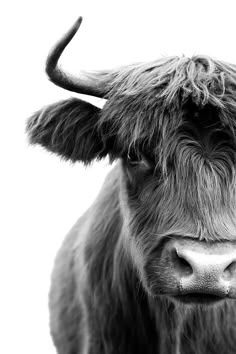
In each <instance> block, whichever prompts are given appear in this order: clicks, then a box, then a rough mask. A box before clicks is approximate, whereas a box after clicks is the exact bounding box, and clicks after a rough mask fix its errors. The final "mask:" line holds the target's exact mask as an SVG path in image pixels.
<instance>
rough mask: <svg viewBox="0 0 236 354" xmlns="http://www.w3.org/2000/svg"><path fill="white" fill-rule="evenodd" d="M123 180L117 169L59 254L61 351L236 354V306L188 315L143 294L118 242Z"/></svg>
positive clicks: (56, 307) (57, 333)
mask: <svg viewBox="0 0 236 354" xmlns="http://www.w3.org/2000/svg"><path fill="white" fill-rule="evenodd" d="M121 174H122V170H121V166H120V165H119V164H118V165H117V166H116V167H115V168H114V169H113V170H112V171H111V173H110V174H109V176H108V177H107V179H106V181H105V183H104V186H103V188H102V190H101V192H100V194H99V195H98V197H97V199H96V200H95V202H94V204H93V205H92V206H91V208H90V209H89V210H88V211H87V212H86V213H85V214H84V215H83V216H82V217H81V218H80V219H79V220H78V222H77V223H76V224H75V226H74V227H73V229H72V230H71V232H70V233H69V234H68V236H67V238H66V240H65V242H64V244H63V246H62V248H61V250H60V252H59V254H58V256H57V259H56V264H55V269H54V272H53V278H52V288H51V295H50V310H51V330H52V335H53V338H54V341H55V345H56V347H57V348H58V353H60V354H72V353H76V354H80V353H81V354H85V353H86V354H105V353H106V354H126V353H127V354H164V353H165V354H170V353H171V354H177V353H178V354H179V353H181V354H203V353H206V354H213V353H214V354H219V353H221V354H231V353H232V354H233V353H235V351H236V305H235V303H234V301H231V302H229V303H226V304H225V305H224V306H223V307H219V308H208V309H203V308H200V307H197V308H195V309H191V310H190V309H189V310H186V309H184V307H180V308H179V309H176V308H175V307H174V306H173V305H171V304H168V302H166V301H165V299H163V300H162V299H156V300H155V301H153V300H152V299H150V298H148V297H147V295H146V294H145V293H144V292H143V290H142V288H141V285H140V280H139V278H138V275H137V274H136V271H135V269H134V268H133V266H132V264H130V261H129V259H128V258H127V256H126V254H125V250H124V248H123V244H122V242H121V241H122V238H123V237H122V232H124V229H123V226H124V224H123V220H122V213H121V210H120V203H122V201H120V197H119V196H120V183H121ZM122 230H123V231H122Z"/></svg>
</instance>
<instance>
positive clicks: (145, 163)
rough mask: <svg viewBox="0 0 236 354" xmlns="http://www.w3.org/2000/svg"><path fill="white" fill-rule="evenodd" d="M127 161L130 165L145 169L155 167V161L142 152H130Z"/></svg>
mask: <svg viewBox="0 0 236 354" xmlns="http://www.w3.org/2000/svg"><path fill="white" fill-rule="evenodd" d="M127 163H128V165H129V166H130V167H139V168H141V169H145V170H150V169H152V168H153V163H152V162H151V161H150V160H149V159H147V157H146V156H145V155H144V154H142V153H140V154H139V155H137V154H134V153H129V154H128V155H127Z"/></svg>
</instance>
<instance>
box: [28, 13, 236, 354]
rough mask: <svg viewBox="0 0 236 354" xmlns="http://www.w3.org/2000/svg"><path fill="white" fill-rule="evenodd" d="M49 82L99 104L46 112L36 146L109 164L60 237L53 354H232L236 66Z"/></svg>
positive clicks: (176, 65)
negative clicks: (98, 185)
mask: <svg viewBox="0 0 236 354" xmlns="http://www.w3.org/2000/svg"><path fill="white" fill-rule="evenodd" d="M81 21H82V18H79V19H78V20H77V21H76V23H75V24H74V25H73V26H72V28H71V29H70V30H69V31H68V32H67V33H66V34H65V35H64V36H63V37H62V39H61V40H60V41H59V42H58V43H57V44H56V46H55V47H54V49H53V50H52V51H51V53H50V54H49V56H48V59H47V64H46V72H47V74H48V76H49V78H50V79H51V81H52V82H53V83H55V84H56V85H59V86H60V87H62V88H64V89H66V90H70V91H73V92H76V93H80V94H86V95H90V96H94V97H102V98H105V99H106V103H105V105H104V107H103V108H102V109H99V108H98V107H96V106H94V105H92V104H91V103H88V102H86V101H83V100H81V99H78V98H71V99H66V100H63V101H60V102H57V103H54V104H51V105H48V106H46V107H44V108H42V109H41V110H39V111H38V112H36V113H35V114H33V115H32V117H31V118H30V119H29V120H28V122H27V131H28V134H29V139H30V142H31V143H32V144H40V145H41V146H43V147H45V148H46V149H47V150H49V151H51V152H53V153H56V154H58V155H59V156H61V157H62V158H63V159H69V160H71V161H73V162H76V161H81V162H83V163H84V164H86V165H88V164H90V163H91V162H92V161H93V160H95V159H97V160H100V159H102V158H104V157H106V156H108V157H109V159H110V161H115V160H116V161H117V163H116V165H115V167H114V168H113V170H112V171H111V172H110V173H109V175H108V176H107V178H106V180H105V183H104V185H103V187H102V190H101V192H100V194H99V195H98V197H97V198H96V200H95V202H94V203H93V205H92V206H91V207H90V208H89V209H88V210H87V211H86V212H85V214H84V215H83V216H81V217H80V218H79V220H78V221H77V223H76V224H75V226H74V227H73V228H72V230H71V231H70V232H69V234H68V235H67V237H66V239H65V241H64V243H63V245H62V247H61V249H60V251H59V253H58V255H57V257H56V261H55V267H54V270H53V274H52V285H51V291H50V312H51V317H50V325H51V333H52V337H53V340H54V343H55V346H56V348H57V351H58V353H59V354H75V353H77V354H79V353H81V354H82V353H83V354H134V353H135V354H144V353H145V354H154V353H159V354H164V353H166V354H177V353H178V354H180V353H181V354H203V353H207V354H208V353H209V354H214V353H215V354H216V353H221V354H230V353H234V354H235V352H236V305H235V298H236V214H235V212H236V119H235V117H236V67H235V66H234V65H232V64H228V63H225V62H222V61H219V60H216V59H212V58H210V57H208V56H200V55H198V56H193V57H192V58H187V57H185V56H182V57H167V58H162V59H159V60H156V61H153V62H149V63H141V64H135V65H129V66H124V67H121V68H118V69H114V70H111V71H102V72H80V74H79V75H78V77H75V76H72V75H70V74H69V73H66V72H64V71H63V70H62V69H60V68H59V66H58V60H59V58H60V56H61V54H62V52H63V50H64V49H65V47H66V46H67V44H68V43H69V42H70V41H71V39H72V38H73V36H74V35H75V33H76V32H77V30H78V28H79V27H80V24H81Z"/></svg>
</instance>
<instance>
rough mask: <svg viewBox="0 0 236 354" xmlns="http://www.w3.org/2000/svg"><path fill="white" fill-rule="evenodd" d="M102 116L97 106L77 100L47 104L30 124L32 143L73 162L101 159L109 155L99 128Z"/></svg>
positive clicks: (34, 116) (27, 128) (28, 126)
mask: <svg viewBox="0 0 236 354" xmlns="http://www.w3.org/2000/svg"><path fill="white" fill-rule="evenodd" d="M99 113H100V109H99V108H98V107H96V106H93V105H92V104H90V103H88V102H85V101H82V100H79V99H76V98H71V99H68V100H64V101H60V102H56V103H53V104H51V105H48V106H46V107H44V108H43V109H41V110H39V111H38V112H36V113H35V114H34V115H33V116H32V117H30V118H29V120H28V122H27V127H26V131H27V133H28V135H29V139H30V143H31V144H40V145H42V146H43V147H45V148H46V149H47V150H49V151H52V152H54V153H56V154H58V155H60V156H62V157H63V158H65V159H70V160H72V161H73V162H75V161H82V162H83V163H85V164H88V163H90V162H91V161H92V160H93V159H96V158H97V159H101V158H103V157H104V156H105V155H106V154H107V152H105V148H104V144H103V142H102V138H101V136H100V134H99V132H98V129H97V126H98V124H97V123H98V119H99Z"/></svg>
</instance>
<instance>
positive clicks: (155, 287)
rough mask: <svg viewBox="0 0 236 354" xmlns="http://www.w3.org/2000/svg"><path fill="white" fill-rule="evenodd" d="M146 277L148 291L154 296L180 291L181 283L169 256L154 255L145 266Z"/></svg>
mask: <svg viewBox="0 0 236 354" xmlns="http://www.w3.org/2000/svg"><path fill="white" fill-rule="evenodd" d="M144 278H145V284H146V287H147V289H148V292H149V293H150V294H151V295H152V296H158V295H171V294H176V293H178V292H179V289H180V283H179V282H178V280H177V279H176V277H175V276H174V269H172V267H171V265H170V262H169V260H168V258H167V257H164V256H163V255H160V254H159V255H158V254H157V255H156V256H155V255H153V256H152V257H151V258H149V259H148V261H147V263H146V264H145V267H144Z"/></svg>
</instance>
